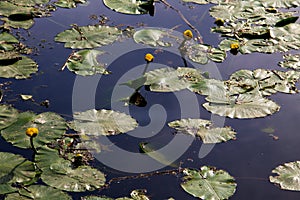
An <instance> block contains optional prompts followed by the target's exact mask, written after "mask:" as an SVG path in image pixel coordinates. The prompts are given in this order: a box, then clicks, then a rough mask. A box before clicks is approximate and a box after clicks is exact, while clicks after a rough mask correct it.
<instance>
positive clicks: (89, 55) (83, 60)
mask: <svg viewBox="0 0 300 200" xmlns="http://www.w3.org/2000/svg"><path fill="white" fill-rule="evenodd" d="M103 53H104V52H103V51H98V50H80V51H77V52H75V53H72V54H71V55H70V56H69V58H68V60H67V62H66V64H65V65H66V66H67V68H68V69H69V70H70V71H72V72H74V73H75V74H78V75H82V76H89V75H94V74H109V72H108V71H107V70H106V69H105V65H104V64H102V63H99V62H98V61H97V57H98V56H99V55H101V54H103Z"/></svg>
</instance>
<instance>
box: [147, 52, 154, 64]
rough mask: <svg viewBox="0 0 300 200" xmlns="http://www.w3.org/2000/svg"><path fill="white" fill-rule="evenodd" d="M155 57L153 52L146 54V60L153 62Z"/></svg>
mask: <svg viewBox="0 0 300 200" xmlns="http://www.w3.org/2000/svg"><path fill="white" fill-rule="evenodd" d="M153 59H154V56H153V55H152V54H151V53H147V54H146V55H145V60H146V61H147V62H152V61H153Z"/></svg>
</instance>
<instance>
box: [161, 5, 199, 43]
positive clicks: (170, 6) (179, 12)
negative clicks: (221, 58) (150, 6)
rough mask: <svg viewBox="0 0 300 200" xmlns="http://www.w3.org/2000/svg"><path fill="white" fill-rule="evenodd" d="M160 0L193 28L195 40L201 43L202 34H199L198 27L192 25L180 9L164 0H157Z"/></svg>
mask: <svg viewBox="0 0 300 200" xmlns="http://www.w3.org/2000/svg"><path fill="white" fill-rule="evenodd" d="M159 1H160V2H162V3H163V4H164V5H165V6H167V7H169V8H171V9H172V10H174V11H175V12H177V13H178V15H179V16H180V18H181V19H182V20H183V21H184V22H185V23H186V24H187V25H188V26H189V27H190V28H191V29H193V30H194V31H195V32H196V33H197V37H196V38H197V40H198V41H199V42H200V43H201V44H202V43H203V40H202V36H201V34H200V32H199V31H198V29H197V28H196V27H195V26H193V25H192V24H191V23H190V22H189V21H188V20H187V19H186V18H185V16H184V15H183V14H182V13H181V11H180V10H178V9H177V8H175V7H173V6H172V5H171V4H169V3H168V2H167V1H166V0H159Z"/></svg>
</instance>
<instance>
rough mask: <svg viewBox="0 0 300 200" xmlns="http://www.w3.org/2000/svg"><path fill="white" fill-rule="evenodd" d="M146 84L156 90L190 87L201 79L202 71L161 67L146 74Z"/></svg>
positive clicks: (176, 89)
mask: <svg viewBox="0 0 300 200" xmlns="http://www.w3.org/2000/svg"><path fill="white" fill-rule="evenodd" d="M145 77H146V82H145V83H144V84H145V85H149V86H150V90H151V91H154V92H174V91H179V90H182V89H186V88H188V87H189V86H190V85H191V84H192V83H194V82H198V81H200V80H201V79H202V78H203V76H202V73H201V72H200V71H199V70H197V69H194V68H186V67H178V68H177V69H174V68H169V67H167V68H161V69H156V70H153V71H149V72H147V73H146V74H145Z"/></svg>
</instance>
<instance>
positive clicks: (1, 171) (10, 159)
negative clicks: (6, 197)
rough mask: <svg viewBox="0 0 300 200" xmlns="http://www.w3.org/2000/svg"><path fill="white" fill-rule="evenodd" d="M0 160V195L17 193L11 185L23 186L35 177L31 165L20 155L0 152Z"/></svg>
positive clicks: (15, 188)
mask: <svg viewBox="0 0 300 200" xmlns="http://www.w3.org/2000/svg"><path fill="white" fill-rule="evenodd" d="M0 160H1V161H2V162H1V163H0V177H1V183H0V194H6V193H11V192H14V191H17V190H18V188H17V187H13V186H12V185H13V184H25V183H26V182H29V181H30V180H31V179H33V178H34V177H35V174H36V172H35V168H34V165H33V163H32V162H30V161H28V160H26V159H25V158H23V157H22V156H20V155H15V154H12V153H6V152H0ZM4 161H5V162H4Z"/></svg>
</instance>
